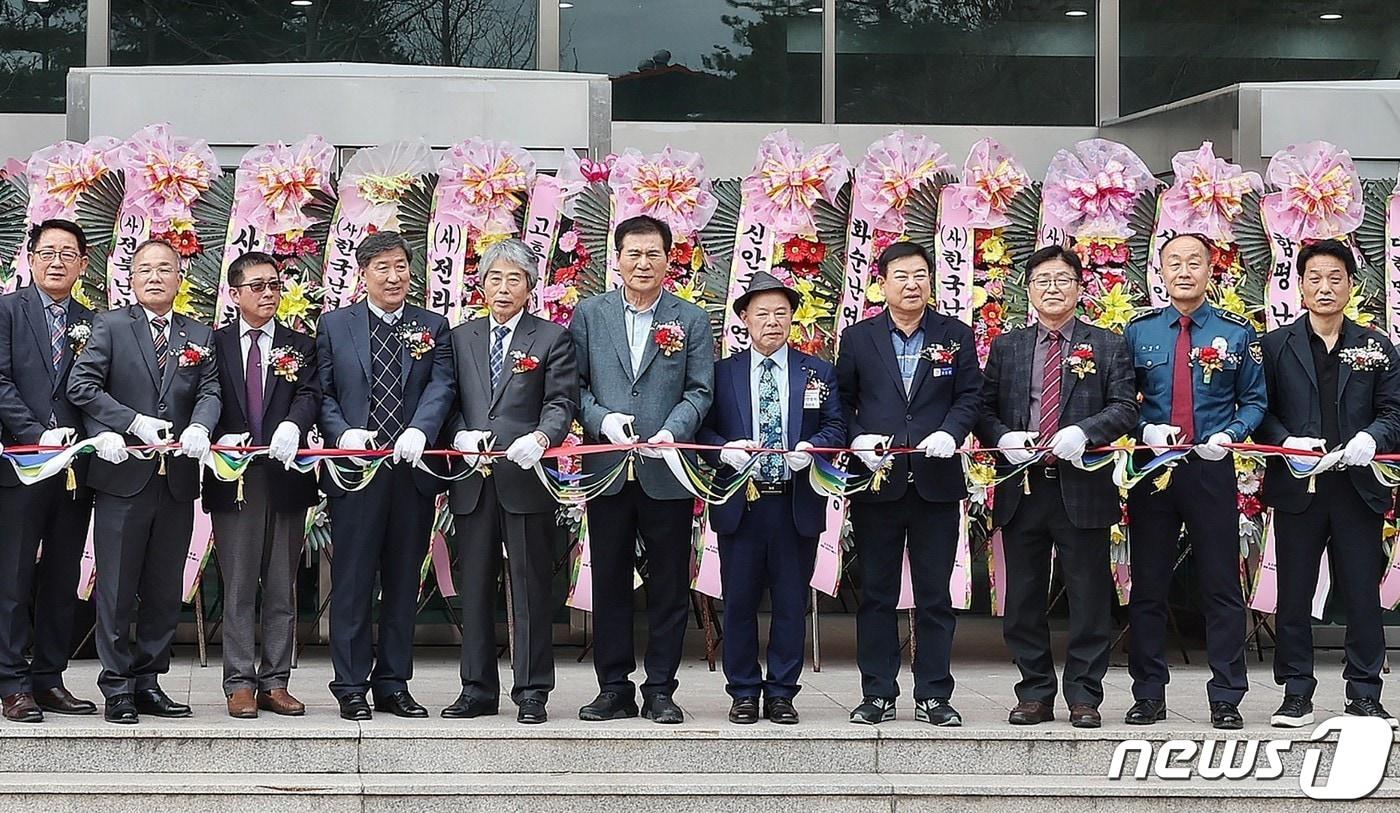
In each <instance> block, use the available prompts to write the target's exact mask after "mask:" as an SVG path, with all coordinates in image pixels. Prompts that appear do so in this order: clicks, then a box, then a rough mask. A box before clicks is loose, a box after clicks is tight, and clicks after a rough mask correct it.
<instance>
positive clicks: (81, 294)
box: [73, 281, 96, 310]
mask: <svg viewBox="0 0 1400 813" xmlns="http://www.w3.org/2000/svg"><path fill="white" fill-rule="evenodd" d="M73 298H74V299H75V300H77V302H78V304H79V305H82V306H83V307H84V308H87V309H88V310H96V308H94V307H93V306H92V297H90V296H88V292H87V285H86V284H84V283H83V282H82V281H79V282H78V284H77V285H74V286H73Z"/></svg>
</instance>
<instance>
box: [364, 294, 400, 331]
mask: <svg viewBox="0 0 1400 813" xmlns="http://www.w3.org/2000/svg"><path fill="white" fill-rule="evenodd" d="M365 304H366V305H368V306H369V312H370V313H372V314H374V316H375V318H376V319H382V320H383V321H385V322H387V323H388V324H389V326H390V327H393V326H394V325H397V324H398V323H399V320H400V319H402V318H403V303H402V302H400V303H399V307H398V310H392V311H386V310H383V309H381V308H379V307H378V306H377V305H375V304H374V303H373V302H370V301H369V300H368V299H366V300H365Z"/></svg>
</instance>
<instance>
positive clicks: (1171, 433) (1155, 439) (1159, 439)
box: [1142, 423, 1181, 454]
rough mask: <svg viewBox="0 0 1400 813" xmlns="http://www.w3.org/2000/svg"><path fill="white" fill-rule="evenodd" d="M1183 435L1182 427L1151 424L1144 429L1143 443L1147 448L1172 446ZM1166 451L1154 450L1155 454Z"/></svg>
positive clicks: (1167, 424)
mask: <svg viewBox="0 0 1400 813" xmlns="http://www.w3.org/2000/svg"><path fill="white" fill-rule="evenodd" d="M1180 434H1181V427H1180V426H1172V425H1171V424H1169V423H1149V424H1145V425H1144V426H1143V427H1142V442H1143V443H1144V444H1145V445H1147V446H1171V445H1172V444H1173V443H1175V441H1176V438H1177V436H1178V435H1180ZM1164 451H1166V449H1153V450H1152V453H1153V454H1161V453H1162V452H1164Z"/></svg>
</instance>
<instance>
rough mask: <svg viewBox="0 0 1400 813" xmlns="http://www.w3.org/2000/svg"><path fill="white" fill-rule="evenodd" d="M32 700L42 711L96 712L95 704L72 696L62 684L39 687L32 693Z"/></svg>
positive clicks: (55, 712) (56, 712) (58, 712)
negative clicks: (39, 688) (50, 687)
mask: <svg viewBox="0 0 1400 813" xmlns="http://www.w3.org/2000/svg"><path fill="white" fill-rule="evenodd" d="M34 702H35V703H38V704H39V708H41V709H43V710H44V711H51V712H53V713H54V714H96V713H97V704H96V703H94V702H92V701H91V700H82V699H79V698H77V697H74V696H73V695H72V694H70V693H69V691H68V690H67V689H65V688H63V687H62V686H55V687H54V688H52V689H41V690H39V691H37V692H35V693H34Z"/></svg>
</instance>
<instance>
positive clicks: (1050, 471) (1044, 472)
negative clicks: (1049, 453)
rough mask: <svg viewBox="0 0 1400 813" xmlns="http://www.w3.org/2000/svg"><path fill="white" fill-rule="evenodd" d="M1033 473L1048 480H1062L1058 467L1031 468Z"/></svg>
mask: <svg viewBox="0 0 1400 813" xmlns="http://www.w3.org/2000/svg"><path fill="white" fill-rule="evenodd" d="M1030 470H1031V473H1032V474H1038V475H1040V476H1041V477H1044V478H1045V479H1046V480H1058V479H1060V470H1059V468H1058V467H1057V466H1031V469H1030Z"/></svg>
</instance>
